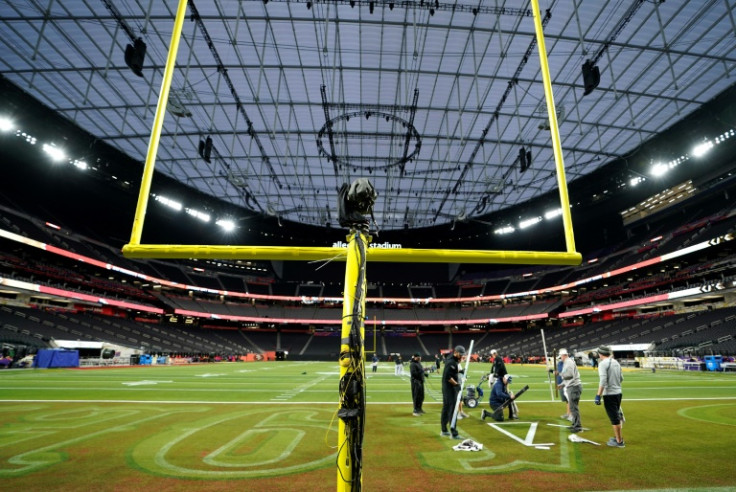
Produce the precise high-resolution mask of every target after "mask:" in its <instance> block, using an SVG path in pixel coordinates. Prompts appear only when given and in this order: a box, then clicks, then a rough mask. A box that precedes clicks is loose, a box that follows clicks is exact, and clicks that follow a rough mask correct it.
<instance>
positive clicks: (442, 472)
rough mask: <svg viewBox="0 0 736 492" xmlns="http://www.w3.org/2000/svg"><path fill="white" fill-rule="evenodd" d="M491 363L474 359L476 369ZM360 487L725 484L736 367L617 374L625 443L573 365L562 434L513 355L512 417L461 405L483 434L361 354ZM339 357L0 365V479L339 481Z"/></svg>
mask: <svg viewBox="0 0 736 492" xmlns="http://www.w3.org/2000/svg"><path fill="white" fill-rule="evenodd" d="M489 369H490V365H489V364H480V363H478V364H472V365H471V366H470V370H469V377H468V383H469V384H471V385H475V384H477V383H478V382H479V381H480V378H481V375H482V374H483V372H485V371H488V370H489ZM367 371H368V373H367V374H368V381H367V401H368V406H367V417H366V418H367V422H366V433H365V438H364V442H363V460H364V462H363V490H376V491H378V490H391V491H424V490H432V491H434V490H504V491H509V490H642V489H688V490H691V489H701V490H736V475H735V474H734V473H733V468H734V466H733V462H734V452H736V446H735V445H736V373H712V372H683V371H658V372H656V373H653V372H651V371H645V370H639V369H632V370H627V371H626V372H625V374H624V376H625V380H624V384H623V392H624V400H623V409H624V411H625V414H626V423H625V424H624V428H623V435H624V440H625V442H626V447H625V448H623V449H617V448H610V447H608V446H606V444H605V443H606V441H607V440H608V438H609V437H611V436H612V432H611V425H610V423H609V422H608V420H607V418H606V415H605V411H604V410H603V407H602V406H596V405H594V404H593V401H592V400H593V396H594V395H595V391H596V388H597V373H596V372H595V371H594V370H593V369H590V368H581V377H582V379H583V383H584V389H583V396H582V401H581V404H580V406H581V413H582V422H583V425H584V426H585V427H586V428H587V429H588V430H586V431H584V432H582V433H581V434H579V436H580V437H582V438H585V439H587V440H589V441H592V442H582V443H580V442H571V441H570V440H569V439H568V436H569V431H568V430H567V429H566V428H565V427H564V426H565V424H567V422H566V421H564V420H562V419H560V415H562V414H563V413H565V409H564V405H563V404H562V403H561V402H560V401H559V398H557V399H555V400H553V396H554V395H552V394H551V391H550V385H549V382H548V375H547V373H546V370H545V368H544V366H535V365H532V366H529V365H527V366H520V365H510V366H509V372H510V373H511V374H512V375H513V376H514V381H513V384H512V389H514V388H516V389H519V388H521V387H522V386H524V385H529V387H530V389H529V391H527V392H526V393H525V394H524V395H523V396H522V397H521V398H519V400H518V406H519V413H520V420H518V421H511V422H503V423H495V422H491V421H490V420H487V421H483V420H481V419H480V413H481V409H483V408H485V409H488V408H489V407H488V401H487V397H488V395H489V393H490V391H489V390H488V387H487V386H485V387H484V388H483V389H484V391H485V397H484V398H482V400H481V402H480V404H479V406H478V407H477V408H475V409H466V411H467V413H469V414H470V417H469V418H467V419H464V420H461V421H459V423H458V430H459V432H460V434H461V436H462V437H464V438H469V439H472V440H474V441H476V442H477V443H481V444H482V445H483V449H482V450H481V451H477V452H468V451H455V450H453V446H455V445H456V444H458V441H454V440H451V439H449V438H447V437H441V436H440V424H439V420H440V409H441V400H442V395H441V387H440V377H439V375H438V374H437V373H434V374H431V375H430V376H429V378H428V380H427V383H426V401H425V405H424V409H425V411H426V414H425V415H423V416H421V417H414V416H412V404H411V393H410V383H409V379H408V367H407V368H406V373H407V374H405V375H403V376H396V375H394V365H393V363H390V364H389V363H382V364H380V365H379V370H378V372H376V373H372V372H371V368H370V364H369V365H368V366H367ZM338 378H339V372H338V365H337V363H336V362H335V363H331V362H290V361H287V362H253V363H242V362H241V363H216V364H202V365H189V366H160V367H159V366H141V367H130V368H127V367H126V368H104V369H53V370H35V369H26V370H6V371H0V402H1V405H2V411H1V413H0V415H1V417H0V483H2V484H3V486H4V487H5V488H6V489H7V490H65V491H66V490H71V491H76V490H80V491H81V490H103V491H105V490H110V491H127V490H144V489H145V490H156V491H164V490H192V489H196V490H225V489H232V490H269V491H280V490H320V491H322V490H335V489H336V483H337V468H336V464H335V459H336V455H337V451H336V445H337V441H338V436H337V428H338V426H337V416H336V412H337V409H338V405H337V399H338V394H337V390H338Z"/></svg>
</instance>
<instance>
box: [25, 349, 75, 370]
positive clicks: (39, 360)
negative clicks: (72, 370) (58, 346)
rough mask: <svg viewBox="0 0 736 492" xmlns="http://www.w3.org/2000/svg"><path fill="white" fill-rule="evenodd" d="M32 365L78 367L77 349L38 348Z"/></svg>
mask: <svg viewBox="0 0 736 492" xmlns="http://www.w3.org/2000/svg"><path fill="white" fill-rule="evenodd" d="M33 367H40V368H42V369H47V368H50V367H79V351H78V350H39V351H38V353H37V354H36V358H35V359H34V360H33Z"/></svg>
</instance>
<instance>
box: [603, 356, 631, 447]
mask: <svg viewBox="0 0 736 492" xmlns="http://www.w3.org/2000/svg"><path fill="white" fill-rule="evenodd" d="M598 355H599V356H600V363H599V364H598V377H599V380H600V383H599V384H598V393H597V394H596V395H595V404H596V405H600V404H601V396H602V397H603V405H604V406H605V408H606V414H607V415H608V419H609V420H610V421H611V425H612V426H613V434H614V437H612V438H610V439H609V440H608V442H607V443H606V444H608V445H609V446H612V447H615V448H623V447H625V446H626V445H625V443H624V438H623V436H622V435H621V427H622V425H623V413H622V412H621V382H622V381H623V380H624V376H623V374H621V365H620V364H619V363H618V361H617V360H616V359H614V358H613V357H612V356H611V355H612V353H611V347H609V346H607V345H601V346H600V347H599V348H598Z"/></svg>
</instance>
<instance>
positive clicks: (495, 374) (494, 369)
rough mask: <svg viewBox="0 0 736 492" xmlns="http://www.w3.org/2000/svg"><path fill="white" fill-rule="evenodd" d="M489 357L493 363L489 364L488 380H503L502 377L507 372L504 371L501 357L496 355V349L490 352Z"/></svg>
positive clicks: (504, 365) (504, 367)
mask: <svg viewBox="0 0 736 492" xmlns="http://www.w3.org/2000/svg"><path fill="white" fill-rule="evenodd" d="M491 357H493V362H492V363H491V374H490V379H491V380H493V378H496V379H501V380H503V377H504V376H505V375H506V374H508V371H506V364H505V363H504V361H503V359H502V358H501V356H500V355H498V350H496V349H493V350H491ZM491 384H493V383H491Z"/></svg>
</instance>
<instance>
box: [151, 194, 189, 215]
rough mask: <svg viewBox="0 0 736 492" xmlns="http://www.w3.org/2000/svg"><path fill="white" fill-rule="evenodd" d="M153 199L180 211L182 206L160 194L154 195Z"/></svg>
mask: <svg viewBox="0 0 736 492" xmlns="http://www.w3.org/2000/svg"><path fill="white" fill-rule="evenodd" d="M154 199H155V200H156V201H157V202H159V203H160V204H162V205H166V206H167V207H169V208H171V209H174V210H176V211H177V212H181V209H182V208H184V207H183V205H182V204H181V203H179V202H177V201H175V200H172V199H170V198H166V197H165V196H161V195H154Z"/></svg>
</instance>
